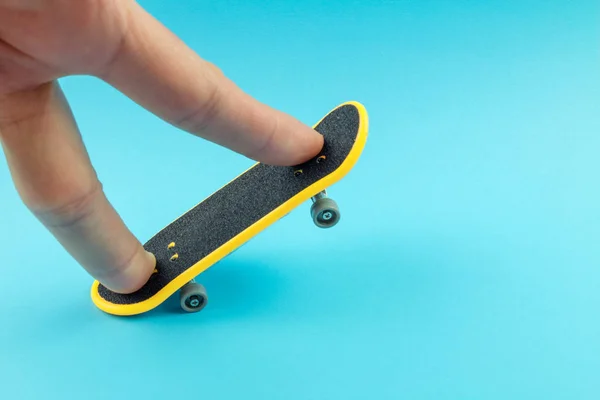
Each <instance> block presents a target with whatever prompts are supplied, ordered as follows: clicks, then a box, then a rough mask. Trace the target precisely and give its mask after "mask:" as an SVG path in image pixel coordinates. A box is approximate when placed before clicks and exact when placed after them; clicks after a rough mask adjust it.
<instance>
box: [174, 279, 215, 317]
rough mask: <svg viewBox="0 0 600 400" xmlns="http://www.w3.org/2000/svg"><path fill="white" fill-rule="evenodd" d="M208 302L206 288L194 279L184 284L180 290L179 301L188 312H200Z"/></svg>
mask: <svg viewBox="0 0 600 400" xmlns="http://www.w3.org/2000/svg"><path fill="white" fill-rule="evenodd" d="M207 302H208V295H207V294H206V289H205V288H204V286H202V285H201V284H199V283H196V281H195V280H194V279H192V280H191V281H189V282H188V283H186V284H185V285H183V287H182V288H181V290H180V291H179V303H180V304H181V308H183V310H184V311H187V312H198V311H200V310H202V309H203V308H204V307H205V306H206V303H207Z"/></svg>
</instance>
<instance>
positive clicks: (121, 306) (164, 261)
mask: <svg viewBox="0 0 600 400" xmlns="http://www.w3.org/2000/svg"><path fill="white" fill-rule="evenodd" d="M313 128H314V129H315V130H316V131H317V132H319V133H320V134H322V135H323V137H324V146H323V149H322V151H321V152H320V153H319V154H318V155H317V156H315V157H314V158H313V159H311V160H309V161H307V162H305V163H303V164H301V165H297V166H293V167H281V166H271V165H266V164H262V163H256V164H254V165H253V166H252V167H251V168H249V169H248V170H246V171H245V172H244V173H242V174H241V175H239V176H238V177H237V178H235V179H233V180H232V181H230V182H229V183H228V184H227V185H225V186H223V187H222V188H221V189H219V190H217V191H216V192H214V193H213V194H212V195H210V196H209V197H207V198H206V199H205V200H203V201H202V202H200V203H198V204H197V205H196V206H194V207H193V208H192V209H190V210H189V211H187V212H186V213H184V214H183V215H181V216H180V217H179V218H177V219H176V220H175V221H173V222H172V223H171V224H169V225H167V226H166V227H165V228H163V229H162V230H161V231H159V232H158V233H157V234H156V235H154V236H153V237H152V238H150V239H149V240H148V241H147V242H146V243H145V244H144V247H145V249H146V250H147V251H149V252H151V253H153V254H154V255H155V257H156V261H157V263H156V269H155V271H154V274H152V276H151V277H150V279H149V280H148V282H147V283H146V284H145V285H144V286H143V287H142V288H141V289H139V290H138V291H137V292H135V293H131V294H119V293H115V292H112V291H110V290H109V289H107V288H106V287H104V286H103V285H102V284H100V283H99V282H98V281H94V283H93V284H92V288H91V297H92V301H93V303H94V304H95V305H96V306H97V307H98V308H99V309H101V310H102V311H104V312H106V313H109V314H113V315H135V314H141V313H144V312H147V311H150V310H152V309H154V308H155V307H157V306H159V305H160V304H161V303H163V302H164V301H165V300H166V299H167V298H169V297H170V296H171V295H172V294H174V293H175V292H176V291H178V290H180V289H181V290H180V301H181V306H182V308H183V309H184V310H185V311H189V312H194V311H199V310H201V309H202V308H203V307H204V306H205V305H206V302H207V296H206V292H205V290H204V288H203V287H202V286H201V285H199V284H197V283H195V277H197V276H198V275H199V274H201V273H202V272H203V271H205V270H206V269H208V268H209V267H211V266H212V265H214V264H215V263H217V262H218V261H220V260H221V259H222V258H224V257H225V256H227V255H228V254H230V253H231V252H233V251H234V250H236V249H237V248H239V247H240V246H241V245H243V244H244V243H246V242H247V241H248V240H250V239H251V238H252V237H254V236H256V235H257V234H258V233H260V232H261V231H263V230H264V229H266V228H267V227H269V226H270V225H271V224H273V223H274V222H276V221H278V220H279V219H281V218H282V217H284V216H285V215H287V214H288V213H289V212H291V211H292V210H293V209H294V208H296V207H297V206H299V205H300V204H302V203H303V202H305V201H308V200H310V199H312V201H313V205H312V207H311V216H312V217H313V221H314V222H315V224H316V225H317V226H318V227H321V228H328V227H331V226H333V225H335V224H336V223H337V221H339V219H340V215H341V213H340V211H339V209H338V207H337V204H336V203H335V202H334V201H333V200H332V199H330V198H329V197H327V193H326V190H327V188H329V187H331V186H332V185H333V184H335V183H336V182H338V181H339V180H340V179H342V178H343V177H344V176H345V175H346V174H347V173H348V172H349V171H350V170H351V169H352V168H353V167H354V165H355V164H356V162H357V161H358V158H359V157H360V155H361V153H362V150H363V148H364V146H365V143H366V140H367V134H368V117H367V112H366V110H365V108H364V106H363V105H362V104H360V103H357V102H347V103H343V104H341V105H339V106H338V107H336V108H335V109H333V110H332V111H330V112H329V113H328V114H327V115H326V116H325V117H323V119H321V120H320V121H319V122H318V123H317V124H316V125H314V127H313Z"/></svg>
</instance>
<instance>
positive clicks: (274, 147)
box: [98, 2, 323, 165]
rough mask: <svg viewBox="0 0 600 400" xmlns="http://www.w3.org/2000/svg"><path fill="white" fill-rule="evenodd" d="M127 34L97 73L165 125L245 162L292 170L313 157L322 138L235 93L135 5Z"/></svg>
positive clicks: (218, 74) (234, 88) (210, 67)
mask: <svg viewBox="0 0 600 400" xmlns="http://www.w3.org/2000/svg"><path fill="white" fill-rule="evenodd" d="M126 4H128V5H127V6H126V7H128V10H127V11H128V12H127V16H128V19H127V31H126V32H127V33H126V34H125V36H124V37H123V41H122V44H121V47H120V49H119V51H118V52H117V53H116V55H115V56H114V58H113V59H112V61H111V62H110V63H109V64H108V65H107V66H106V67H105V68H104V70H103V71H102V72H101V73H100V74H98V76H99V77H100V78H102V79H103V80H105V81H106V82H108V83H109V84H111V85H113V86H115V87H116V88H117V89H119V90H120V91H122V92H123V93H125V94H126V95H127V96H129V97H130V98H132V99H133V100H134V101H136V102H137V103H139V104H141V105H142V106H144V107H145V108H147V109H148V110H150V111H151V112H153V113H154V114H156V115H157V116H159V117H161V118H163V119H164V120H166V121H167V122H169V123H171V124H173V125H175V126H177V127H179V128H181V129H183V130H186V131H188V132H191V133H193V134H196V135H198V136H200V137H203V138H205V139H208V140H210V141H212V142H215V143H217V144H220V145H222V146H225V147H227V148H230V149H232V150H234V151H237V152H238V153H241V154H244V155H246V156H248V157H250V158H252V159H255V160H257V161H261V162H264V163H268V164H274V165H294V164H299V163H301V162H304V161H306V160H307V159H309V158H311V157H313V156H314V155H316V154H317V153H318V152H319V151H320V150H321V148H322V146H323V138H322V136H321V135H320V134H319V133H317V132H316V131H314V130H313V129H312V128H310V127H308V126H307V125H304V124H303V123H301V122H300V121H298V120H296V119H295V118H293V117H291V116H289V115H287V114H285V113H282V112H280V111H277V110H275V109H273V108H271V107H269V106H266V105H264V104H262V103H260V102H258V101H257V100H254V99H253V98H252V97H250V96H249V95H247V94H246V93H244V92H243V91H242V90H240V89H239V88H238V87H237V86H236V85H235V84H234V83H233V82H231V81H230V80H229V79H227V78H226V77H225V76H224V75H223V74H222V73H221V72H220V70H219V69H218V68H216V67H215V66H213V65H212V64H210V63H209V62H207V61H205V60H203V59H201V58H200V57H199V56H198V55H197V54H196V53H194V52H193V51H192V50H191V49H190V48H188V47H187V46H186V45H185V44H184V43H183V42H182V41H180V40H179V39H178V38H177V37H176V36H175V35H174V34H173V33H171V32H170V31H169V30H168V29H167V28H166V27H164V26H163V25H162V24H160V23H159V22H158V21H157V20H156V19H154V18H153V17H152V16H151V15H149V14H148V13H147V12H146V11H145V10H144V9H143V8H142V7H141V6H139V5H138V4H137V3H135V2H131V3H130V2H127V3H126Z"/></svg>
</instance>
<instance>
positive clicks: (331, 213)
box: [310, 197, 340, 228]
mask: <svg viewBox="0 0 600 400" xmlns="http://www.w3.org/2000/svg"><path fill="white" fill-rule="evenodd" d="M310 215H311V217H312V219H313V222H314V223H315V225H316V226H318V227H319V228H331V227H332V226H334V225H336V224H337V223H338V222H339V220H340V209H339V207H338V205H337V203H336V202H335V201H334V200H333V199H330V198H329V197H320V198H317V199H316V200H315V202H314V203H313V204H312V206H311V207H310Z"/></svg>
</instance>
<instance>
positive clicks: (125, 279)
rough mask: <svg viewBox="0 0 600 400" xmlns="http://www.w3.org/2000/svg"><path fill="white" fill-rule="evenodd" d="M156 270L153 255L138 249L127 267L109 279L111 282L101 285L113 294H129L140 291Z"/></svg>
mask: <svg viewBox="0 0 600 400" xmlns="http://www.w3.org/2000/svg"><path fill="white" fill-rule="evenodd" d="M155 269H156V257H155V256H154V254H152V253H150V252H148V251H146V250H144V249H143V248H140V251H138V253H137V254H136V255H135V256H134V257H133V258H132V259H131V261H130V263H129V265H127V266H126V267H125V268H123V269H122V270H120V272H119V273H118V274H117V275H116V276H114V277H113V279H111V281H112V282H107V283H103V285H104V286H106V287H107V288H108V289H110V290H112V291H113V292H115V293H120V294H131V293H134V292H137V291H138V290H140V289H141V288H142V287H143V286H144V285H145V284H146V283H147V282H148V280H149V279H150V277H151V276H152V274H153V273H154V271H155Z"/></svg>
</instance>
